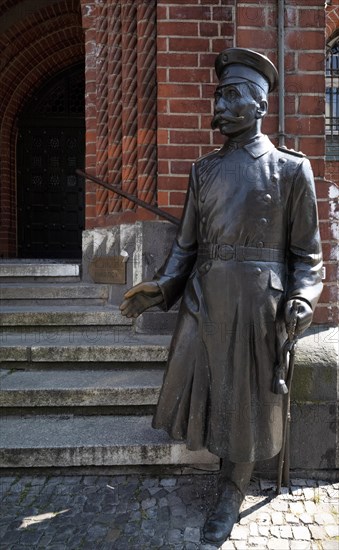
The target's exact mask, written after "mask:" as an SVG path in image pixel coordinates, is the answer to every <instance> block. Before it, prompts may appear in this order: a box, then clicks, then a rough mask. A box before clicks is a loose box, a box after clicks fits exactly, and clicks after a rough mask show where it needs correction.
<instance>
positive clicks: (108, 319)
mask: <svg viewBox="0 0 339 550" xmlns="http://www.w3.org/2000/svg"><path fill="white" fill-rule="evenodd" d="M1 324H2V326H3V327H6V326H16V327H19V326H25V325H28V326H36V325H40V326H48V325H53V326H54V325H62V326H64V325H77V326H78V325H95V326H96V325H109V326H112V325H123V326H129V325H131V324H132V320H131V319H127V318H126V317H123V316H122V315H121V313H120V310H119V309H118V308H116V307H112V306H110V307H105V306H75V305H73V306H60V307H58V306H35V307H32V306H23V307H20V306H8V307H7V306H3V307H1Z"/></svg>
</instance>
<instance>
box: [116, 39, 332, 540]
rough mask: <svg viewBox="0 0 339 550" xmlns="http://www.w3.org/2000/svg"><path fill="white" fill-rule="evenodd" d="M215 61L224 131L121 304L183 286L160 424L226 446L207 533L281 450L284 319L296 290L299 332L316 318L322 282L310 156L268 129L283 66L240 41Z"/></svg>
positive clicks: (173, 294)
mask: <svg viewBox="0 0 339 550" xmlns="http://www.w3.org/2000/svg"><path fill="white" fill-rule="evenodd" d="M215 68H216V73H217V76H218V79H219V85H218V86H217V88H216V92H215V106H214V117H213V120H212V127H213V128H218V129H219V130H220V132H221V133H222V134H223V135H224V136H225V137H226V138H227V140H226V141H225V144H224V146H223V147H221V148H220V149H218V150H215V151H213V152H211V153H209V154H207V155H206V156H204V157H202V158H199V159H198V160H197V161H196V162H195V163H193V165H192V169H191V174H190V179H189V186H188V191H187V197H186V203H185V208H184V212H183V216H182V220H181V224H180V227H179V230H178V233H177V236H176V238H175V240H174V243H173V246H172V249H171V252H170V253H169V255H168V257H167V260H166V262H165V264H164V265H163V266H162V267H161V269H160V270H159V271H158V272H157V273H156V275H155V277H154V279H153V281H151V282H144V283H141V284H139V285H137V286H135V287H134V288H132V289H131V290H129V291H128V292H127V293H126V295H125V301H124V302H123V304H122V305H121V311H122V313H123V314H124V315H127V316H128V317H136V316H138V315H139V314H140V313H142V312H143V311H144V310H145V309H147V308H149V307H151V306H154V305H160V307H162V308H163V309H165V310H168V309H169V308H170V307H171V306H172V305H173V304H174V303H175V302H176V301H177V300H178V299H179V298H180V297H182V301H181V305H180V310H179V314H178V320H177V326H176V329H175V333H174V336H173V339H172V344H171V349H170V353H169V359H168V366H167V371H166V374H165V377H164V382H163V386H162V391H161V395H160V398H159V402H158V406H157V410H156V413H155V416H154V420H153V427H155V428H163V429H165V430H167V432H168V433H169V434H170V435H171V437H172V438H174V439H177V440H185V441H186V445H187V447H188V448H189V449H191V450H198V449H201V448H207V449H209V450H210V451H211V452H212V453H214V454H215V455H217V456H219V457H221V459H222V467H221V474H220V496H219V500H218V502H217V505H216V508H215V509H214V510H213V511H212V513H211V515H210V517H209V518H208V519H207V521H206V523H205V526H204V529H203V536H204V540H205V541H207V542H211V543H221V542H223V541H224V540H226V538H227V537H228V535H229V534H230V532H231V530H232V527H233V525H234V523H235V522H236V521H237V520H238V516H239V509H240V505H241V502H242V500H243V498H244V494H245V492H246V488H247V486H248V483H249V481H250V478H251V474H252V471H253V467H254V464H255V462H256V461H259V460H260V461H261V460H265V459H269V458H271V457H273V456H275V455H277V454H278V453H279V451H280V449H281V446H282V398H283V396H282V395H279V394H277V393H275V392H274V389H273V386H274V383H273V380H274V377H275V376H276V371H277V369H278V368H279V363H280V355H281V344H282V342H283V341H284V340H285V338H286V332H285V323H288V321H289V319H290V316H291V311H292V302H293V301H296V305H297V311H298V313H297V327H296V330H297V333H298V334H300V333H302V332H303V331H304V330H305V329H306V328H307V327H308V326H309V325H310V323H311V320H312V313H313V310H314V307H315V305H316V303H317V300H318V298H319V295H320V292H321V289H322V283H321V275H320V272H321V248H320V238H319V231H318V219H317V207H316V197H315V191H314V180H313V175H312V170H311V166H310V163H309V161H308V160H307V159H306V158H305V157H304V155H303V154H301V153H297V152H295V151H290V150H287V149H284V148H281V149H278V148H276V147H275V146H274V145H273V143H272V142H271V141H270V140H269V139H268V137H267V136H265V135H263V134H262V133H261V123H262V119H263V117H264V116H265V115H266V113H267V95H268V93H269V92H271V91H272V90H274V89H275V87H276V85H277V80H278V75H277V70H276V68H275V66H274V65H273V64H272V63H271V61H270V60H269V59H268V58H267V57H265V56H263V55H261V54H258V53H256V52H253V51H251V50H246V49H242V48H230V49H227V50H224V51H223V52H222V53H221V54H220V55H218V57H217V59H216V63H215ZM294 309H295V304H294Z"/></svg>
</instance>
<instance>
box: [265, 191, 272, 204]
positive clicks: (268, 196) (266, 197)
mask: <svg viewBox="0 0 339 550" xmlns="http://www.w3.org/2000/svg"><path fill="white" fill-rule="evenodd" d="M271 200H272V197H271V195H270V194H269V193H267V194H266V195H265V196H264V201H265V202H271Z"/></svg>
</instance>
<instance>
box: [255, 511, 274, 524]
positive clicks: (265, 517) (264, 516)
mask: <svg viewBox="0 0 339 550" xmlns="http://www.w3.org/2000/svg"><path fill="white" fill-rule="evenodd" d="M255 519H256V522H257V524H258V525H269V524H270V523H271V516H270V514H269V513H268V512H260V513H259V514H257V515H256V518H255Z"/></svg>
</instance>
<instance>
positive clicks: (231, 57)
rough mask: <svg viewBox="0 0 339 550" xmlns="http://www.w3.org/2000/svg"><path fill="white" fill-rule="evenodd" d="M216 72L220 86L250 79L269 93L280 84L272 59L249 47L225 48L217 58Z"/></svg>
mask: <svg viewBox="0 0 339 550" xmlns="http://www.w3.org/2000/svg"><path fill="white" fill-rule="evenodd" d="M215 72H216V73H217V77H218V79H219V81H220V83H219V85H220V86H225V85H226V84H238V83H241V82H246V81H248V82H253V83H254V84H258V86H260V88H262V89H263V90H264V92H265V93H269V92H272V91H273V90H274V89H275V88H276V86H277V84H278V71H277V69H276V68H275V66H274V65H273V63H272V61H270V60H269V59H268V57H266V56H265V55H262V54H261V53H257V52H254V51H253V50H248V49H247V48H228V49H226V50H223V51H222V52H221V53H220V54H219V55H218V56H217V58H216V60H215Z"/></svg>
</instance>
